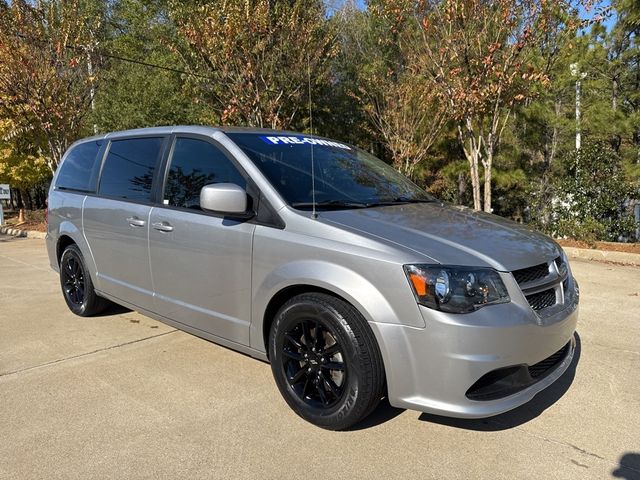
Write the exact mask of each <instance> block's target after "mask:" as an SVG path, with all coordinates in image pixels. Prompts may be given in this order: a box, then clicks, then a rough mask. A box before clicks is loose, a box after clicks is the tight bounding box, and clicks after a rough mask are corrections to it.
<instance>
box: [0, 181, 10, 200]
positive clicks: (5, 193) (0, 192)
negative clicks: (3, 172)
mask: <svg viewBox="0 0 640 480" xmlns="http://www.w3.org/2000/svg"><path fill="white" fill-rule="evenodd" d="M0 200H11V190H10V189H9V185H7V184H6V183H0Z"/></svg>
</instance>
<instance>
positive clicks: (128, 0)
mask: <svg viewBox="0 0 640 480" xmlns="http://www.w3.org/2000/svg"><path fill="white" fill-rule="evenodd" d="M168 9H169V5H168V1H167V0H115V1H113V2H112V4H111V7H110V12H109V18H108V22H107V26H106V32H105V37H106V38H105V39H104V40H103V41H102V44H101V49H100V51H101V53H106V54H107V55H108V56H104V55H103V59H102V67H103V68H102V69H101V74H100V88H99V89H98V91H97V95H96V102H95V112H93V113H92V115H91V123H95V124H96V125H97V128H98V130H99V131H113V130H126V129H129V128H140V127H150V126H157V125H176V124H190V123H198V122H199V120H200V117H201V114H202V112H201V110H202V108H201V104H199V103H197V102H195V101H194V99H193V98H192V96H191V95H190V94H189V92H188V91H187V90H186V89H185V88H184V87H185V85H184V84H185V80H184V77H185V75H184V74H181V73H179V72H177V71H175V70H180V69H181V68H182V64H181V59H180V56H179V55H178V54H177V52H176V51H175V45H177V44H178V43H179V42H180V41H181V40H180V38H179V37H178V32H177V28H176V26H175V24H174V23H173V22H172V21H171V19H170V18H169V16H168V12H169V10H168ZM137 61H140V62H144V63H146V64H150V65H154V66H149V65H142V64H139V63H135V62H137ZM159 67H164V68H159Z"/></svg>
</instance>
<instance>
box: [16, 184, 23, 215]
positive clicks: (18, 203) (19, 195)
mask: <svg viewBox="0 0 640 480" xmlns="http://www.w3.org/2000/svg"><path fill="white" fill-rule="evenodd" d="M16 208H17V209H18V210H20V209H22V208H24V201H23V200H22V191H21V190H20V189H19V188H16Z"/></svg>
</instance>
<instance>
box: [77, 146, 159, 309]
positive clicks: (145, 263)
mask: <svg viewBox="0 0 640 480" xmlns="http://www.w3.org/2000/svg"><path fill="white" fill-rule="evenodd" d="M163 141H164V138H163V137H143V138H135V139H133V138H132V139H123V140H113V141H111V143H110V145H109V151H108V154H107V158H106V160H105V164H104V166H103V168H102V174H101V177H100V185H99V187H98V188H99V190H98V192H99V195H98V196H87V197H86V200H85V203H84V209H83V226H84V234H85V236H86V239H87V242H88V244H89V248H90V249H91V253H92V255H93V258H94V260H95V262H96V280H97V281H96V288H97V289H98V290H99V291H102V292H105V293H107V294H110V295H112V296H114V297H116V298H118V299H120V300H124V301H125V302H128V303H132V304H134V305H136V306H138V307H141V308H145V309H148V310H150V309H151V308H152V306H153V288H152V284H151V271H150V268H149V251H148V239H149V214H150V213H151V200H152V197H151V194H152V184H153V179H154V176H155V174H156V165H157V164H158V162H159V160H160V154H161V153H160V152H161V148H162V143H163Z"/></svg>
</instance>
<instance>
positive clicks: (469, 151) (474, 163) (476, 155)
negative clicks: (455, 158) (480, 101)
mask: <svg viewBox="0 0 640 480" xmlns="http://www.w3.org/2000/svg"><path fill="white" fill-rule="evenodd" d="M465 123H466V125H465V131H466V133H467V135H466V137H467V138H465V134H464V133H463V129H462V126H460V125H459V126H458V135H459V138H460V143H461V144H462V150H463V151H464V155H465V157H467V161H468V162H469V175H470V176H471V187H472V189H473V208H474V210H482V200H481V198H480V174H479V168H478V165H479V163H480V148H481V146H480V142H479V141H477V140H476V139H475V136H474V135H473V129H472V127H471V120H470V119H466V120H465ZM466 140H468V141H469V144H468V145H467V141H466Z"/></svg>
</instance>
